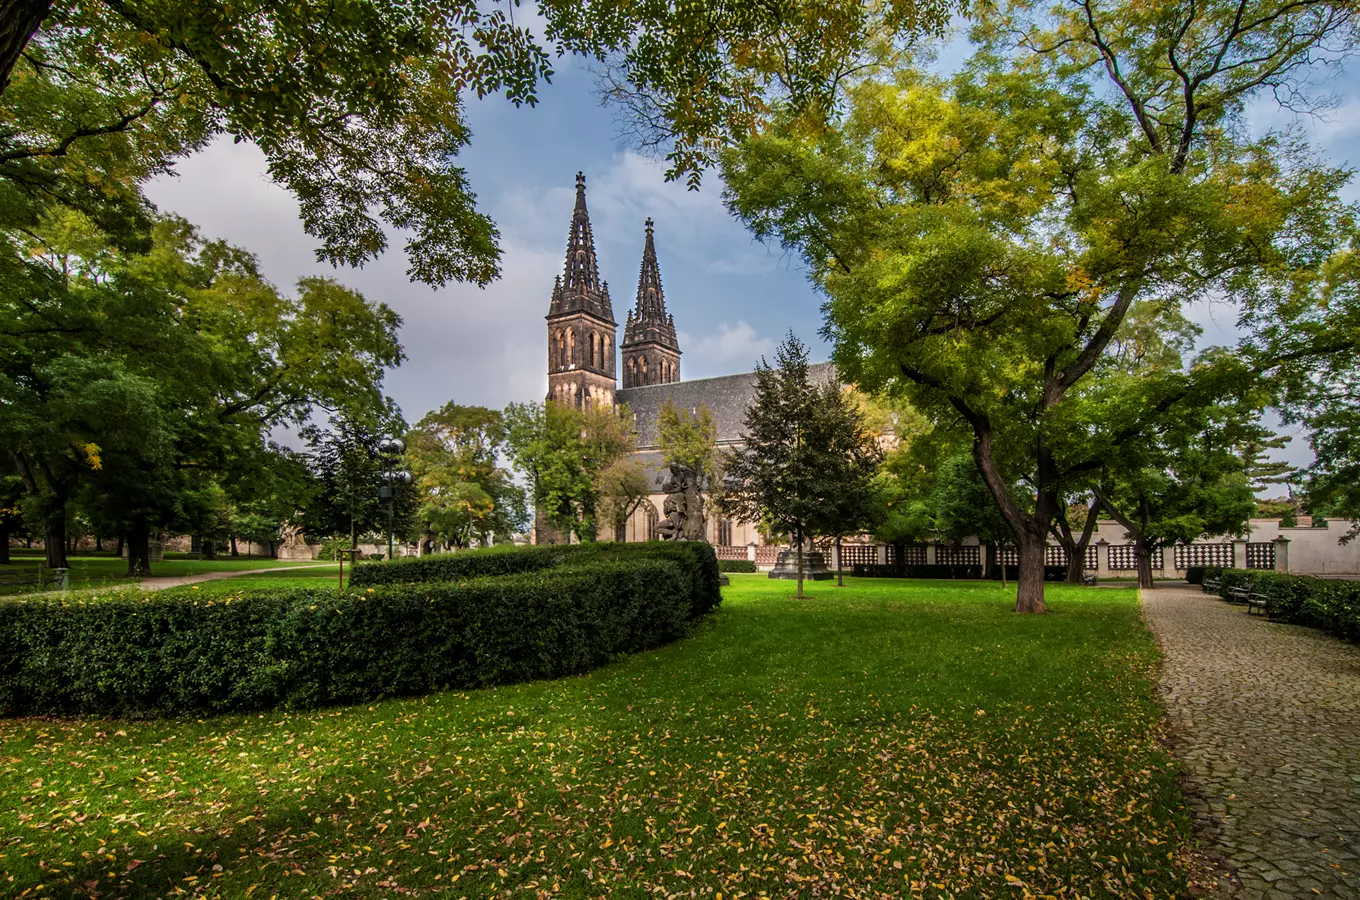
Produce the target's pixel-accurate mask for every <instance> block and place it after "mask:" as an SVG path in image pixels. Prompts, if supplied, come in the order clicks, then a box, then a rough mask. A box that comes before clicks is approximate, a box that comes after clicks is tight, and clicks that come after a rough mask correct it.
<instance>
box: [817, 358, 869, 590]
mask: <svg viewBox="0 0 1360 900" xmlns="http://www.w3.org/2000/svg"><path fill="white" fill-rule="evenodd" d="M817 400H818V401H820V403H821V405H822V406H823V409H821V410H819V418H820V419H821V425H822V430H823V432H824V433H825V435H826V448H827V451H828V453H827V462H828V464H829V466H828V468H827V469H826V470H825V471H823V473H822V480H823V481H824V482H825V484H826V487H827V488H828V490H827V491H826V494H825V500H824V503H823V507H822V521H823V522H824V523H825V524H824V529H823V533H825V534H829V535H831V537H833V538H834V539H835V542H836V586H837V587H844V586H845V577H844V574H843V572H842V569H841V539H842V538H844V537H845V536H846V535H847V534H858V533H860V532H863V531H870V530H872V529H873V527H874V526H875V524H876V523H877V522H878V521H879V519H880V518H881V516H882V512H883V500H882V497H881V496H880V495H879V488H880V485H879V483H878V477H877V476H878V467H879V464H880V463H881V462H882V460H883V453H882V451H881V450H880V448H879V444H878V441H877V440H876V439H875V437H874V435H873V433H872V431H871V430H870V427H869V424H868V423H867V422H866V420H865V416H864V413H863V407H862V405H861V404H860V403H859V402H858V399H857V397H856V396H855V392H854V391H842V390H839V389H838V388H837V386H836V385H834V384H828V385H824V386H822V387H821V388H820V389H818V391H817Z"/></svg>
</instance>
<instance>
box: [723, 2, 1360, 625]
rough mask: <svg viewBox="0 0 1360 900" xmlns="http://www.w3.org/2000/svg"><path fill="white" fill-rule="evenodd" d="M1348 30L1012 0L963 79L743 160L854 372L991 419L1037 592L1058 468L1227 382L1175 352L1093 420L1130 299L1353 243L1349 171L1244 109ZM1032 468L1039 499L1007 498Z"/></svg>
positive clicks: (1236, 276) (884, 101)
mask: <svg viewBox="0 0 1360 900" xmlns="http://www.w3.org/2000/svg"><path fill="white" fill-rule="evenodd" d="M1017 36H1018V37H1017ZM1353 36H1354V20H1353V13H1352V11H1351V9H1350V8H1349V7H1342V6H1337V5H1333V4H1327V3H1320V2H1317V3H1314V2H1305V3H1294V2H1281V0H1266V2H1248V3H1244V4H1240V5H1239V4H1237V3H1231V4H1230V3H1226V2H1215V3H1209V4H1195V5H1192V6H1188V7H1187V6H1185V5H1183V4H1176V3H1169V2H1168V3H1156V4H1153V5H1151V6H1149V5H1147V4H1142V3H1131V2H1126V3H1111V4H1107V5H1104V6H1101V7H1097V6H1096V5H1094V4H1092V3H1089V2H1088V3H1082V4H1078V5H1075V6H1072V7H1068V8H1066V9H1065V10H1060V11H1058V12H1056V13H1054V14H1053V16H1051V17H1049V16H1045V15H1040V14H1038V13H1033V11H1032V10H1031V9H1030V8H1029V7H1027V6H1022V5H1018V4H1016V5H1011V6H1009V7H1004V8H1001V9H998V10H986V11H983V12H982V13H980V22H979V24H978V26H977V27H976V29H975V30H974V37H975V38H976V39H977V40H978V42H979V43H980V49H979V51H978V53H977V54H976V55H975V56H974V57H973V58H972V59H971V60H970V61H969V63H968V64H967V65H966V66H964V68H963V70H962V71H961V72H960V73H959V74H957V75H956V76H954V77H952V78H948V79H945V78H939V77H936V76H933V75H930V74H928V73H927V72H926V71H924V70H923V69H921V68H919V67H917V66H914V65H911V64H910V61H908V63H907V64H897V63H894V64H892V65H890V66H889V67H888V68H887V70H886V71H885V72H883V73H882V76H881V77H875V78H871V79H865V80H863V81H861V82H860V83H858V84H857V85H855V86H854V87H853V88H852V89H851V90H850V92H849V100H848V108H847V111H846V114H845V116H844V117H843V119H841V120H840V121H839V122H838V124H837V127H835V128H833V129H829V130H824V129H820V128H816V127H809V125H808V121H807V119H806V117H805V116H802V115H799V114H798V112H797V111H796V110H791V111H789V112H788V113H786V114H783V115H781V116H779V117H778V119H777V121H776V122H775V124H774V125H773V126H772V127H770V128H769V129H767V130H766V131H765V132H763V133H761V134H759V135H757V136H755V137H754V138H753V139H751V140H750V141H748V142H746V143H745V144H743V145H742V146H740V147H739V148H737V149H734V150H732V151H731V152H729V153H728V154H727V155H726V156H725V158H724V162H725V170H726V174H727V180H728V184H729V187H730V193H729V201H730V204H731V208H732V209H733V211H734V212H735V213H737V214H738V215H739V216H740V217H742V218H743V219H744V220H745V221H746V222H747V223H748V225H749V226H750V227H751V228H752V229H753V230H754V231H755V232H756V234H757V235H759V236H762V237H773V238H776V239H778V240H780V241H782V242H783V243H784V244H785V246H787V247H789V248H791V249H795V250H797V251H799V252H800V253H802V254H803V255H804V257H805V258H806V260H807V261H808V263H809V264H810V265H811V267H812V270H813V277H814V278H815V280H816V281H817V282H818V283H819V284H821V285H822V286H823V287H824V288H825V290H826V292H827V294H828V295H829V298H830V299H829V301H828V304H827V307H826V308H827V313H828V329H829V331H830V333H831V335H832V336H833V337H834V339H835V340H836V353H835V359H836V361H837V364H838V366H840V368H841V370H842V371H843V372H844V373H845V374H846V376H847V377H848V378H850V379H851V380H853V381H855V382H856V383H858V384H860V385H862V386H865V387H868V388H870V389H889V390H896V391H901V392H902V393H903V394H905V395H906V396H907V397H909V398H910V400H911V401H912V403H913V404H914V405H915V406H917V407H918V408H920V409H921V410H922V411H923V412H926V413H927V414H929V415H931V416H933V417H935V418H936V419H938V420H946V421H952V422H959V423H962V424H964V425H966V427H967V428H968V429H969V430H970V431H971V433H972V436H973V439H974V440H973V445H974V458H975V460H976V462H977V465H978V468H979V470H980V471H981V473H982V475H983V477H984V479H985V480H986V482H987V485H988V488H989V490H990V492H991V494H992V495H993V498H994V499H995V501H996V502H997V504H998V506H999V507H1000V509H1001V511H1002V513H1003V515H1004V516H1005V518H1006V521H1007V523H1008V524H1009V525H1010V526H1011V528H1012V530H1013V531H1014V532H1015V535H1016V540H1017V543H1018V545H1019V550H1020V556H1021V583H1020V591H1019V596H1018V600H1017V609H1018V610H1020V611H1035V612H1038V611H1042V610H1043V608H1044V605H1043V581H1042V568H1043V548H1044V543H1045V538H1046V535H1047V533H1048V530H1049V524H1050V522H1052V520H1053V517H1054V515H1055V513H1056V511H1057V509H1058V506H1059V504H1060V502H1061V490H1062V487H1063V486H1064V484H1065V483H1066V482H1068V481H1069V480H1070V479H1072V478H1073V477H1075V476H1080V475H1082V474H1083V473H1086V472H1089V471H1090V470H1092V469H1093V468H1095V467H1098V465H1099V462H1100V456H1099V453H1100V449H1101V447H1102V446H1103V445H1104V444H1105V443H1106V442H1109V441H1118V440H1119V439H1120V438H1121V436H1124V435H1134V434H1137V433H1139V432H1140V431H1141V430H1142V429H1143V428H1144V427H1146V426H1147V425H1148V424H1150V423H1152V422H1154V421H1156V419H1157V416H1158V415H1160V414H1161V413H1162V412H1163V411H1165V410H1166V409H1168V408H1169V407H1170V406H1173V405H1174V404H1176V403H1178V402H1192V401H1191V400H1190V399H1189V398H1192V397H1194V396H1195V395H1196V393H1197V392H1199V391H1205V390H1217V389H1219V387H1221V383H1222V378H1223V377H1224V376H1223V370H1222V369H1220V368H1219V367H1215V366H1208V367H1204V368H1202V369H1191V370H1190V371H1189V372H1184V373H1180V372H1178V373H1162V372H1158V373H1156V374H1155V375H1151V376H1149V379H1148V381H1149V383H1148V384H1147V385H1145V386H1144V390H1142V391H1141V392H1139V397H1140V398H1141V399H1142V400H1143V401H1144V402H1143V405H1142V406H1141V407H1137V408H1134V407H1130V408H1128V409H1127V415H1126V416H1125V417H1124V418H1122V419H1121V420H1119V421H1093V420H1090V419H1087V418H1084V417H1083V416H1082V412H1083V409H1084V407H1083V405H1082V404H1081V403H1080V402H1079V399H1078V398H1079V395H1080V389H1081V388H1082V386H1083V385H1084V384H1085V383H1086V382H1087V381H1088V380H1089V379H1091V378H1093V377H1097V374H1096V373H1095V369H1096V367H1097V364H1098V363H1099V362H1100V361H1101V359H1102V357H1103V356H1104V355H1105V354H1106V353H1108V352H1109V351H1110V348H1111V343H1112V341H1113V340H1114V338H1115V336H1116V335H1117V334H1118V332H1119V330H1120V327H1121V325H1122V324H1123V322H1124V321H1125V319H1126V317H1127V316H1128V314H1129V311H1130V309H1131V308H1133V306H1134V305H1135V304H1136V303H1139V302H1148V303H1154V304H1165V305H1168V306H1172V307H1176V306H1179V305H1182V304H1184V303H1187V302H1189V301H1192V300H1195V299H1200V298H1207V297H1210V296H1215V297H1222V296H1227V297H1229V298H1232V299H1235V300H1238V301H1239V302H1242V303H1244V304H1247V305H1251V304H1253V303H1256V302H1258V300H1259V298H1260V297H1261V296H1262V295H1263V294H1265V293H1266V292H1268V291H1270V290H1271V289H1274V288H1277V287H1278V286H1281V285H1284V284H1287V283H1289V281H1290V279H1291V278H1293V277H1294V276H1295V275H1296V274H1297V273H1298V272H1299V271H1300V270H1302V269H1304V268H1307V267H1309V266H1313V265H1315V264H1316V263H1317V262H1318V261H1319V260H1320V259H1321V260H1325V259H1326V258H1327V257H1328V256H1329V255H1330V254H1332V253H1335V252H1337V251H1339V250H1340V249H1342V248H1343V247H1344V245H1345V241H1346V240H1347V239H1348V233H1347V231H1346V224H1347V222H1348V221H1349V210H1348V209H1347V208H1346V207H1345V206H1344V204H1342V203H1341V201H1340V200H1339V199H1338V197H1337V191H1338V189H1339V188H1340V186H1341V185H1342V184H1344V183H1345V181H1346V178H1347V177H1348V176H1347V174H1346V173H1345V172H1343V171H1340V170H1336V169H1331V168H1328V167H1325V166H1322V165H1319V164H1317V163H1316V161H1315V160H1314V159H1313V158H1312V157H1311V156H1310V154H1309V152H1308V150H1307V148H1306V147H1304V146H1302V145H1301V144H1300V143H1299V142H1297V141H1294V140H1292V139H1285V138H1282V137H1281V136H1278V135H1268V136H1265V137H1262V138H1254V137H1251V136H1248V135H1246V134H1245V133H1244V131H1243V129H1241V128H1239V127H1237V126H1238V124H1239V120H1240V114H1241V111H1242V108H1243V105H1244V104H1245V103H1246V102H1247V101H1248V99H1250V98H1251V97H1253V96H1254V95H1255V94H1256V93H1257V92H1258V91H1259V90H1261V89H1263V88H1274V89H1276V90H1277V91H1287V90H1289V89H1291V88H1293V87H1298V86H1300V85H1301V83H1302V81H1303V79H1304V77H1305V73H1304V71H1303V69H1304V67H1305V66H1306V65H1307V64H1308V62H1310V61H1311V60H1312V59H1314V58H1315V57H1316V56H1317V55H1318V54H1321V53H1325V52H1329V51H1333V50H1335V51H1337V52H1340V51H1342V50H1344V48H1345V47H1346V46H1349V42H1350V41H1351V39H1352V38H1353ZM1306 352H1323V351H1322V350H1321V349H1320V348H1319V347H1317V346H1314V347H1310V348H1307V350H1306ZM1224 365H1225V366H1226V367H1227V369H1230V370H1231V369H1233V368H1234V365H1236V364H1235V362H1234V361H1232V360H1227V361H1224ZM1239 368H1240V366H1239ZM1263 369H1264V366H1257V367H1256V368H1254V369H1252V371H1254V372H1258V373H1259V372H1260V371H1263ZM1020 479H1025V480H1027V481H1028V482H1029V486H1030V488H1031V489H1032V490H1033V496H1034V502H1033V504H1032V505H1029V506H1022V505H1021V504H1019V503H1017V502H1015V500H1014V499H1013V498H1012V497H1011V496H1010V495H1009V492H1008V490H1007V485H1008V484H1010V483H1012V482H1015V481H1018V480H1020Z"/></svg>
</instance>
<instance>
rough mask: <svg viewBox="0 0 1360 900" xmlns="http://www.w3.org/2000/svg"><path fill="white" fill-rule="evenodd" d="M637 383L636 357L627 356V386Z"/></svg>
mask: <svg viewBox="0 0 1360 900" xmlns="http://www.w3.org/2000/svg"><path fill="white" fill-rule="evenodd" d="M635 384H637V357H636V356H630V357H628V386H629V387H632V386H633V385H635Z"/></svg>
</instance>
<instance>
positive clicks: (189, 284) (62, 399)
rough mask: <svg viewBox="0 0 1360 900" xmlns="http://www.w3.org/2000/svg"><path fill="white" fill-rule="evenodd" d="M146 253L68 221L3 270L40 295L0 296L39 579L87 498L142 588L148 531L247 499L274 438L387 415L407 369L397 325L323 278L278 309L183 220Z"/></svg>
mask: <svg viewBox="0 0 1360 900" xmlns="http://www.w3.org/2000/svg"><path fill="white" fill-rule="evenodd" d="M153 236H154V241H153V243H152V245H151V248H150V252H148V253H136V252H128V251H125V250H124V249H122V248H120V247H118V246H117V245H116V244H115V243H114V242H112V241H111V240H110V239H109V237H108V235H107V234H106V233H105V232H104V231H103V230H102V229H100V228H99V227H98V226H97V225H96V224H94V223H91V222H90V221H89V220H88V219H87V218H86V217H83V216H81V215H80V214H77V213H71V212H66V213H62V214H60V215H53V216H49V217H46V218H44V220H43V221H42V222H41V223H40V227H39V228H36V229H35V230H33V231H32V232H31V233H26V234H24V235H22V241H21V246H22V247H23V250H24V261H23V262H22V263H18V262H17V261H16V260H8V262H9V263H10V264H11V266H14V267H21V268H22V269H23V271H24V273H25V275H26V277H27V278H28V281H29V284H30V285H31V286H34V287H36V288H38V289H37V290H34V291H32V292H28V293H17V294H9V293H7V294H4V295H3V297H0V310H3V315H2V316H0V322H2V324H0V374H3V376H4V377H3V378H0V399H2V400H3V402H0V446H3V448H4V449H5V451H6V452H7V453H8V455H9V456H10V457H11V458H12V459H13V461H14V465H15V468H16V470H17V472H18V474H19V475H20V477H21V479H22V481H23V483H24V485H25V493H26V499H25V502H24V509H25V516H26V518H28V519H29V520H30V521H32V522H35V523H37V522H42V523H43V524H44V529H45V531H46V533H47V540H46V545H47V548H48V564H49V565H54V566H58V565H63V564H64V561H65V560H64V553H63V550H62V547H63V545H64V543H65V541H64V527H65V521H66V508H67V504H68V503H69V502H70V501H71V500H72V499H73V497H74V496H75V495H76V493H77V491H78V490H79V489H80V487H81V485H85V484H95V485H98V487H99V492H98V496H99V498H100V503H101V506H102V507H103V509H104V514H103V520H104V521H106V522H111V521H116V522H117V523H118V527H119V529H120V531H125V532H126V533H127V535H128V546H129V548H130V551H129V553H128V559H129V566H130V567H133V568H140V569H141V570H142V571H148V570H149V568H150V559H149V552H148V540H149V535H150V532H151V530H152V528H153V527H155V526H165V527H172V526H176V525H177V524H178V523H179V520H180V518H181V513H183V512H184V511H185V509H186V507H184V505H183V503H182V502H181V500H182V497H181V494H182V493H183V492H184V491H191V490H204V489H207V485H206V482H207V481H208V480H211V479H220V480H221V481H222V483H223V484H224V485H230V484H233V483H237V484H241V483H247V482H248V481H249V480H250V479H251V478H253V477H255V475H256V474H257V473H258V472H259V470H260V467H261V466H262V465H264V464H265V463H266V461H267V459H268V452H267V439H266V436H267V434H268V433H269V431H270V429H272V428H273V427H275V426H277V425H281V424H286V423H292V424H301V423H303V422H304V421H306V420H307V418H308V417H309V416H310V415H311V414H312V412H313V410H316V409H322V410H332V411H341V410H348V411H353V412H355V413H356V414H364V413H365V411H368V410H373V409H378V408H381V407H382V405H383V403H384V401H383V398H382V393H381V381H382V376H383V373H384V371H385V370H386V368H388V367H389V366H392V365H395V364H397V363H398V362H399V361H400V359H401V348H400V345H399V344H398V342H397V339H396V329H397V327H398V325H399V322H400V320H399V319H398V318H397V316H396V315H395V314H394V313H392V312H391V310H389V309H387V308H386V307H385V306H383V305H381V304H373V303H369V302H368V301H366V300H365V299H364V298H363V297H361V296H359V295H358V294H356V293H355V292H353V291H350V290H348V289H346V288H343V287H341V286H340V285H338V284H336V283H334V282H333V281H330V280H327V279H304V280H303V281H301V282H299V284H298V290H297V293H296V295H294V296H288V295H285V294H283V293H282V292H280V291H278V290H277V289H276V288H275V287H274V286H273V285H271V284H269V283H268V282H267V281H265V280H264V279H263V278H262V277H260V275H259V273H258V271H257V269H256V267H255V262H254V260H253V258H251V257H250V256H249V255H248V254H245V253H244V252H242V251H240V250H237V249H235V248H232V247H230V246H228V245H226V244H223V243H220V242H211V241H203V240H202V239H201V238H200V237H199V236H198V235H197V234H196V233H195V232H194V230H193V229H192V228H191V227H189V226H188V225H187V224H186V223H184V222H182V221H179V220H175V219H162V220H160V221H158V222H157V224H156V227H155V229H154V231H153ZM3 264H4V263H0V265H3ZM209 476H211V477H210V478H209Z"/></svg>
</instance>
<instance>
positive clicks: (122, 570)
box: [10, 554, 336, 588]
mask: <svg viewBox="0 0 1360 900" xmlns="http://www.w3.org/2000/svg"><path fill="white" fill-rule="evenodd" d="M67 561H68V562H69V563H70V568H71V587H72V588H89V587H117V586H119V585H129V584H136V583H137V582H139V581H141V579H140V578H129V577H128V574H127V560H125V559H120V558H118V557H116V556H72V557H70V558H69V559H68V560H67ZM42 564H43V562H42V557H41V556H17V555H13V554H11V556H10V565H14V566H37V565H42ZM310 564H311V563H308V562H307V561H306V560H296V559H292V560H289V559H268V558H260V557H255V558H254V559H246V558H245V557H244V556H241V557H237V558H236V559H232V558H231V557H225V558H222V559H211V560H208V559H165V560H160V559H157V560H152V562H151V574H152V575H154V576H156V577H157V578H159V577H161V576H173V577H180V576H184V575H203V574H206V573H208V572H244V571H249V570H251V569H272V568H277V567H288V566H305V565H310ZM335 567H336V563H334V562H332V563H330V564H329V568H330V570H331V571H334V569H335Z"/></svg>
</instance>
